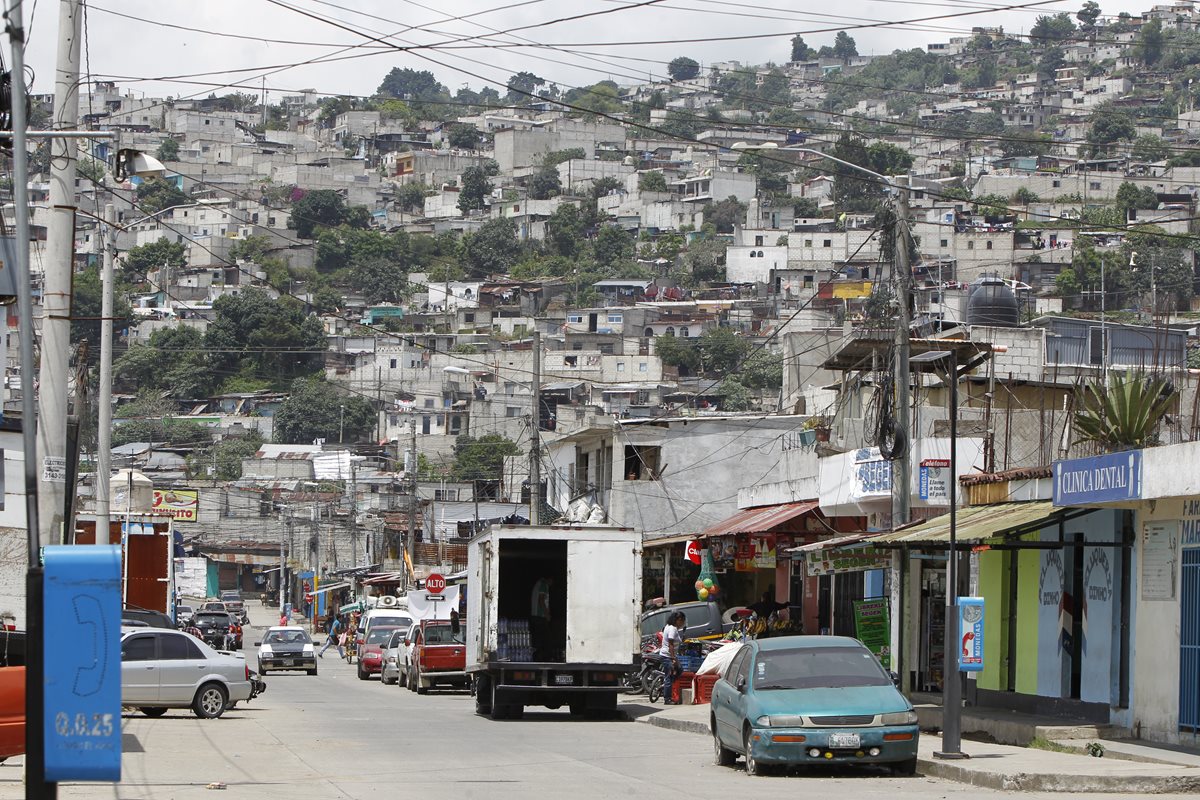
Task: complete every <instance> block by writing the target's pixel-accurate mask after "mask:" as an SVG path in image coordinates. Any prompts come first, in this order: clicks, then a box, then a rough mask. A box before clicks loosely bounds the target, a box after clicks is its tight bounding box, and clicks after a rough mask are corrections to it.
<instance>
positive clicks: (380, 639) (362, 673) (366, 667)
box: [358, 623, 400, 681]
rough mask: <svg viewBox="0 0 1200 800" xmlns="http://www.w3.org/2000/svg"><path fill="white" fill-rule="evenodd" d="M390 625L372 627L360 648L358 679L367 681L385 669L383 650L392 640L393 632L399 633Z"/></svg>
mask: <svg viewBox="0 0 1200 800" xmlns="http://www.w3.org/2000/svg"><path fill="white" fill-rule="evenodd" d="M398 630H400V628H395V627H392V626H390V625H380V624H378V623H376V624H375V625H372V626H371V630H370V631H369V632H368V633H367V637H366V639H364V640H363V643H362V644H360V645H359V646H358V679H359V680H360V681H365V680H367V679H368V678H370V677H371V676H372V675H378V674H379V673H380V671H381V670H382V669H383V648H384V647H386V646H387V643H388V642H390V641H391V640H392V632H393V631H398Z"/></svg>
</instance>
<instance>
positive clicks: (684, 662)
mask: <svg viewBox="0 0 1200 800" xmlns="http://www.w3.org/2000/svg"><path fill="white" fill-rule="evenodd" d="M703 663H704V656H701V655H681V656H679V668H680V669H681V670H683V671H684V672H695V671H696V670H698V669H700V665H701V664H703Z"/></svg>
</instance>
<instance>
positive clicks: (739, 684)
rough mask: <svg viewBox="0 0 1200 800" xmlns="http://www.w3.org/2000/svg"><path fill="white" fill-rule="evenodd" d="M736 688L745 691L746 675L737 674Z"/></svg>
mask: <svg viewBox="0 0 1200 800" xmlns="http://www.w3.org/2000/svg"><path fill="white" fill-rule="evenodd" d="M737 690H738V691H739V692H744V691H746V676H745V675H738V677H737Z"/></svg>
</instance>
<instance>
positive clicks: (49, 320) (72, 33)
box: [16, 0, 83, 546]
mask: <svg viewBox="0 0 1200 800" xmlns="http://www.w3.org/2000/svg"><path fill="white" fill-rule="evenodd" d="M82 5H83V3H82V2H81V0H59V4H58V7H59V8H58V63H57V66H56V68H55V78H54V123H53V125H54V127H55V128H58V129H61V130H72V129H74V128H75V126H76V121H77V120H78V118H79V52H80V49H81V48H80V35H79V33H80V25H81V21H82ZM77 146H78V145H77V143H76V142H75V140H74V139H67V138H52V139H50V142H49V147H50V153H51V159H50V203H49V204H50V209H49V212H50V219H49V222H48V224H47V233H46V261H45V264H46V269H45V277H44V283H43V289H42V340H41V365H40V368H39V371H38V426H37V442H38V449H37V464H39V465H40V467H41V470H42V477H41V486H40V491H39V492H38V517H39V519H40V521H41V530H40V531H39V534H40V538H41V544H42V545H43V546H45V545H48V544H60V543H62V541H63V533H64V531H63V529H62V528H63V521H64V520H63V509H64V507H65V505H66V502H65V500H66V493H67V491H68V487H67V484H66V472H67V469H66V464H67V408H68V406H67V401H68V391H69V390H68V387H67V381H68V375H69V369H68V368H69V361H70V354H71V319H70V316H71V273H72V267H73V263H74V260H75V161H76V158H75V149H76V147H77ZM16 155H17V157H18V158H23V157H24V153H17V154H16ZM19 188H20V190H21V191H24V190H25V187H19ZM32 368H33V365H32V363H25V364H23V365H22V369H32ZM26 424H30V425H32V424H34V420H32V419H31V420H28V421H27V422H26ZM70 491H74V487H70Z"/></svg>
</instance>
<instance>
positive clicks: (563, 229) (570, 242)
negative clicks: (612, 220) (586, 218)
mask: <svg viewBox="0 0 1200 800" xmlns="http://www.w3.org/2000/svg"><path fill="white" fill-rule="evenodd" d="M583 240H584V223H583V215H582V214H580V212H579V207H578V206H575V205H571V204H569V203H564V204H563V205H561V206H559V207H558V209H557V210H556V211H555V212H554V213H553V214H551V215H550V217H549V219H547V220H546V247H547V248H548V249H549V250H551V251H552V252H554V253H556V254H557V255H560V256H564V257H566V258H574V257H575V255H577V254H578V252H579V248H580V245H581V244H582V243H583Z"/></svg>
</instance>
